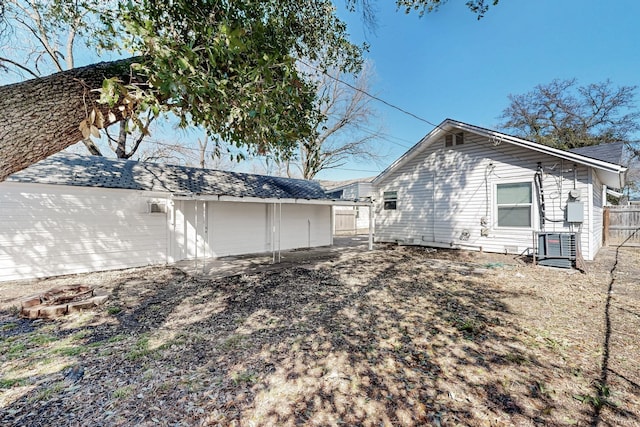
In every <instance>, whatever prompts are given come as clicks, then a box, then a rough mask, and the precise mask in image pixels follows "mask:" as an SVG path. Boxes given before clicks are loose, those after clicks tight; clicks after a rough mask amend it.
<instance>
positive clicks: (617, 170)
mask: <svg viewBox="0 0 640 427" xmlns="http://www.w3.org/2000/svg"><path fill="white" fill-rule="evenodd" d="M454 129H459V130H462V131H465V132H470V133H474V134H477V135H481V136H484V137H487V138H492V139H495V140H497V141H500V142H501V143H503V142H504V143H508V144H512V145H515V146H518V147H523V148H527V149H529V150H533V151H537V152H539V153H543V154H548V155H551V156H555V157H558V158H560V159H564V160H569V161H572V162H575V163H577V164H581V165H585V166H589V167H592V168H594V169H595V170H596V173H597V175H598V177H599V178H600V180H601V181H602V182H603V183H604V184H605V185H606V186H607V187H610V188H622V187H624V183H625V178H626V172H627V168H626V167H624V166H621V165H620V164H618V163H613V162H610V161H605V160H600V159H597V158H595V157H589V156H586V155H583V154H580V153H575V152H572V151H565V150H559V149H557V148H553V147H549V146H547V145H542V144H538V143H537V142H533V141H529V140H526V139H522V138H518V137H515V136H512V135H507V134H505V133H501V132H498V131H494V130H491V129H486V128H483V127H480V126H475V125H470V124H468V123H464V122H459V121H456V120H453V119H446V120H444V121H443V122H442V123H440V124H439V125H437V126H436V127H435V128H434V129H433V130H432V131H431V132H429V133H428V134H427V135H426V136H425V137H424V138H422V139H421V140H420V141H419V142H418V143H417V144H416V145H414V146H413V147H411V148H410V149H409V150H408V151H407V152H406V153H404V154H403V155H402V156H401V157H400V158H399V159H397V160H396V161H395V162H393V163H392V164H391V165H390V166H389V167H388V168H386V169H385V170H383V171H382V172H381V173H380V175H378V176H377V177H376V178H375V179H374V180H373V183H374V184H378V183H380V182H381V181H383V180H384V179H385V178H386V177H388V176H389V175H390V174H391V173H393V172H394V171H396V170H398V169H399V168H400V167H402V166H403V165H405V164H406V163H407V162H409V161H410V160H411V159H413V158H415V157H416V156H417V155H419V154H420V153H421V152H422V151H423V150H424V149H426V148H427V147H429V146H430V145H432V144H433V143H435V142H436V141H438V140H440V139H441V138H442V137H443V136H444V135H446V134H448V133H450V132H452V131H453V130H454Z"/></svg>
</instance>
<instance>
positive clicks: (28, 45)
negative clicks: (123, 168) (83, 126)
mask: <svg viewBox="0 0 640 427" xmlns="http://www.w3.org/2000/svg"><path fill="white" fill-rule="evenodd" d="M95 1H99V0H95ZM92 4H93V2H92V0H89V1H87V2H58V3H55V2H51V1H36V0H6V1H5V2H4V7H5V9H4V19H6V20H9V21H11V22H13V23H14V24H15V25H13V26H12V27H11V29H12V31H11V32H10V33H9V34H4V40H3V41H4V43H3V44H2V47H3V51H4V52H5V55H2V56H0V70H2V71H5V72H6V73H8V74H11V75H13V77H14V78H16V79H18V80H24V79H25V78H31V77H42V76H43V75H47V74H50V73H52V72H60V71H65V70H71V69H73V68H74V67H75V56H76V52H77V50H78V42H79V41H81V40H82V38H83V36H84V35H85V33H86V30H87V25H88V22H90V19H89V18H88V17H89V15H90V14H91V12H90V9H91V6H92ZM15 39H18V40H20V43H16V42H15ZM153 118H154V116H152V115H150V114H147V115H146V116H141V117H138V116H133V117H130V118H128V119H127V120H122V121H120V123H119V131H118V134H117V136H112V135H111V133H110V132H109V130H108V128H105V129H104V136H105V137H106V141H107V143H108V146H109V148H111V150H112V151H113V152H114V153H115V155H116V157H118V158H123V159H128V158H130V157H132V156H133V155H134V154H135V152H136V151H137V150H138V148H139V146H140V143H141V142H142V140H143V139H144V137H145V136H146V135H145V133H144V132H142V133H137V134H134V133H133V131H132V130H133V129H136V128H137V127H136V126H133V123H132V122H133V121H135V120H140V121H141V123H142V126H139V128H142V129H148V127H149V125H150V124H151V122H152V121H153ZM82 143H83V144H84V146H85V147H86V149H87V150H88V151H89V153H90V154H93V155H99V156H101V155H103V154H102V150H101V148H100V146H99V145H98V144H97V143H96V142H95V141H93V140H92V139H91V137H90V136H88V137H86V138H83V139H82Z"/></svg>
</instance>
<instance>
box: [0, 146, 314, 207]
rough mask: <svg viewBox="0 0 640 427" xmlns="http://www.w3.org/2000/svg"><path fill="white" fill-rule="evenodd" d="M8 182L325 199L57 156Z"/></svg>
mask: <svg viewBox="0 0 640 427" xmlns="http://www.w3.org/2000/svg"><path fill="white" fill-rule="evenodd" d="M7 181H10V182H30V183H39V184H56V185H71V186H79V187H102V188H119V189H129V190H146V191H163V192H168V193H173V194H190V193H191V194H198V195H220V196H234V197H259V198H277V199H286V198H291V199H326V195H325V193H324V190H323V189H322V187H321V186H320V185H319V184H318V183H317V182H314V181H308V180H304V179H293V178H281V177H274V176H266V175H253V174H245V173H237V172H227V171H219V170H214V169H200V168H193V167H187V166H177V165H160V164H155V163H141V162H136V161H133V160H122V159H108V158H105V157H99V156H84V155H78V154H69V153H58V154H55V155H53V156H51V157H49V158H47V159H45V160H42V161H40V162H38V163H36V164H34V165H32V166H30V167H28V168H27V169H24V170H22V171H20V172H17V173H15V174H13V175H11V176H10V177H9V178H7Z"/></svg>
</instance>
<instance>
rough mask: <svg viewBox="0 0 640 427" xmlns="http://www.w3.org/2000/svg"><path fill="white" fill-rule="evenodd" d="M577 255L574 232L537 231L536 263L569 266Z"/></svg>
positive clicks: (571, 265)
mask: <svg viewBox="0 0 640 427" xmlns="http://www.w3.org/2000/svg"><path fill="white" fill-rule="evenodd" d="M577 255H578V247H577V239H576V233H558V232H554V233H546V232H542V233H538V255H537V257H536V258H537V263H538V264H540V265H546V266H549V267H561V268H571V267H573V265H574V263H575V261H576V257H577Z"/></svg>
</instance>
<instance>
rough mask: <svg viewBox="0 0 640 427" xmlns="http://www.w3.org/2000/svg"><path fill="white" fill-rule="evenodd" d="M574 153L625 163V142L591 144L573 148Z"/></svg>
mask: <svg viewBox="0 0 640 427" xmlns="http://www.w3.org/2000/svg"><path fill="white" fill-rule="evenodd" d="M569 151H571V152H572V153H576V154H580V155H582V156H586V157H591V158H592V159H597V160H602V161H605V162H609V163H616V164H619V165H622V164H624V162H625V158H624V151H625V145H624V142H611V143H608V144H598V145H591V146H588V147H579V148H572V149H571V150H569Z"/></svg>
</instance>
